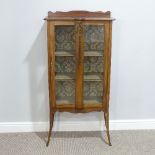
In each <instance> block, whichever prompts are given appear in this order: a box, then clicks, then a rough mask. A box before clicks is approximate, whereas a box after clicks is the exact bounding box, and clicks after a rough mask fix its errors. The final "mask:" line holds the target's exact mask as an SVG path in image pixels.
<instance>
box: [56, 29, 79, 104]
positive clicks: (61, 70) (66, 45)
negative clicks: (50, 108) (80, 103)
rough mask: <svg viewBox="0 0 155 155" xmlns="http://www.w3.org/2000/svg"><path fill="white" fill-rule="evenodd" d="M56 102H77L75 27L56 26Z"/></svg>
mask: <svg viewBox="0 0 155 155" xmlns="http://www.w3.org/2000/svg"><path fill="white" fill-rule="evenodd" d="M55 42H56V44H55V56H56V57H55V75H56V104H73V103H74V104H75V71H76V63H75V27H74V26H56V27H55Z"/></svg>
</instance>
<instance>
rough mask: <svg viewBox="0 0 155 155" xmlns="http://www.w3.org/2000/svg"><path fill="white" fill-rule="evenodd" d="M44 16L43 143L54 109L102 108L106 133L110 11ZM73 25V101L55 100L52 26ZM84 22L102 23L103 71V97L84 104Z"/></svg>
mask: <svg viewBox="0 0 155 155" xmlns="http://www.w3.org/2000/svg"><path fill="white" fill-rule="evenodd" d="M45 20H47V38H48V84H49V108H50V128H49V135H48V141H47V146H48V144H49V141H50V137H51V130H52V127H53V120H54V114H55V112H57V111H58V112H62V111H65V112H74V113H77V112H84V113H85V112H91V111H103V112H104V119H105V125H106V129H107V130H106V132H107V137H108V144H109V145H111V142H110V134H109V94H110V71H111V38H112V21H113V20H114V19H113V18H111V17H110V12H105V13H104V12H87V11H71V12H56V13H52V12H49V13H48V17H46V18H45ZM71 25H72V26H74V27H75V32H76V33H75V35H76V39H75V42H76V43H75V44H76V45H75V47H76V52H75V60H76V72H75V74H76V78H75V103H73V104H72V103H71V104H61V105H60V104H59V105H58V104H56V79H55V77H56V75H55V27H56V26H71ZM84 25H94V26H103V27H104V50H103V55H104V58H103V59H104V71H103V88H104V90H103V99H102V104H96V103H94V104H84V100H83V91H84V90H83V89H84V30H83V26H84Z"/></svg>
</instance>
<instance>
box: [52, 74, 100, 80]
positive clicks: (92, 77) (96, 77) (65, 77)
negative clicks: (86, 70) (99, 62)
mask: <svg viewBox="0 0 155 155" xmlns="http://www.w3.org/2000/svg"><path fill="white" fill-rule="evenodd" d="M55 79H56V80H57V81H65V80H75V77H74V76H71V75H56V77H55ZM102 80H103V78H102V75H84V81H102Z"/></svg>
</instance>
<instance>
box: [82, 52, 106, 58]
mask: <svg viewBox="0 0 155 155" xmlns="http://www.w3.org/2000/svg"><path fill="white" fill-rule="evenodd" d="M84 56H97V57H98V56H103V51H100V52H99V51H84Z"/></svg>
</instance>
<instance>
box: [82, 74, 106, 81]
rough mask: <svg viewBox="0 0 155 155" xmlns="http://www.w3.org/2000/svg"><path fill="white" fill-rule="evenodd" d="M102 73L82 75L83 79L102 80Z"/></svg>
mask: <svg viewBox="0 0 155 155" xmlns="http://www.w3.org/2000/svg"><path fill="white" fill-rule="evenodd" d="M102 77H103V76H102V75H84V81H102V80H103V78H102Z"/></svg>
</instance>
